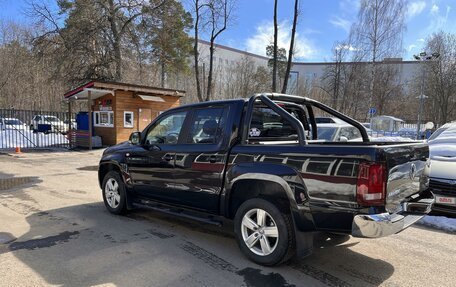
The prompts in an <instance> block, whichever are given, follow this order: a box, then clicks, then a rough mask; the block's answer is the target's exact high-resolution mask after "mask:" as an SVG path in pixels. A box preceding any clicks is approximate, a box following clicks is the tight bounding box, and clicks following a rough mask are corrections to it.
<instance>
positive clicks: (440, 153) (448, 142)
mask: <svg viewBox="0 0 456 287" xmlns="http://www.w3.org/2000/svg"><path fill="white" fill-rule="evenodd" d="M428 144H429V152H430V158H431V178H430V188H431V190H432V192H433V193H434V194H435V197H436V201H435V204H434V207H433V210H435V211H437V212H441V213H445V214H447V215H453V216H455V215H456V122H452V123H448V124H445V125H443V126H442V127H441V128H439V129H437V130H436V131H435V132H434V133H433V134H432V135H431V137H430V138H429V140H428Z"/></svg>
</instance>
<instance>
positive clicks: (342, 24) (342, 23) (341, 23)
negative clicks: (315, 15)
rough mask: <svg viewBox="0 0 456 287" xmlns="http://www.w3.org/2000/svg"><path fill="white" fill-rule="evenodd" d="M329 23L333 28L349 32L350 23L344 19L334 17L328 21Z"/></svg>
mask: <svg viewBox="0 0 456 287" xmlns="http://www.w3.org/2000/svg"><path fill="white" fill-rule="evenodd" d="M329 22H330V23H331V24H333V25H334V26H335V27H338V28H342V29H344V30H345V32H349V31H350V27H351V22H350V21H348V20H346V19H343V18H340V17H338V16H334V17H332V18H331V19H330V20H329Z"/></svg>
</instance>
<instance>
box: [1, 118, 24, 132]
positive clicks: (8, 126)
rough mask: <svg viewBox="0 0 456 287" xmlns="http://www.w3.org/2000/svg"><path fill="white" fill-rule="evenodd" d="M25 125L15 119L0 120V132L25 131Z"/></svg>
mask: <svg viewBox="0 0 456 287" xmlns="http://www.w3.org/2000/svg"><path fill="white" fill-rule="evenodd" d="M26 129H27V125H26V124H24V123H23V122H21V121H20V120H18V119H16V118H0V130H26Z"/></svg>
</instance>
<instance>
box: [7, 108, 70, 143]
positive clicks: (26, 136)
mask: <svg viewBox="0 0 456 287" xmlns="http://www.w3.org/2000/svg"><path fill="white" fill-rule="evenodd" d="M74 119H75V115H74V114H72V115H71V118H70V115H69V114H68V113H65V112H44V111H33V110H15V109H0V149H13V148H17V147H20V148H32V149H33V148H51V147H65V148H69V147H71V144H70V141H69V138H68V134H69V132H70V130H72V129H76V122H75V120H74Z"/></svg>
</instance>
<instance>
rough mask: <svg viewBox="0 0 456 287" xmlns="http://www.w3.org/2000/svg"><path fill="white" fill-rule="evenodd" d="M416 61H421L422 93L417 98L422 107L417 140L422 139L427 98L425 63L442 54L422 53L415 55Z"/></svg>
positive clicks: (420, 108)
mask: <svg viewBox="0 0 456 287" xmlns="http://www.w3.org/2000/svg"><path fill="white" fill-rule="evenodd" d="M413 57H414V58H415V60H417V61H420V62H421V63H422V64H421V93H420V95H419V97H417V98H418V99H419V100H420V105H419V109H418V122H417V125H416V126H417V127H416V139H417V140H418V139H420V132H421V120H422V113H423V105H424V99H426V98H427V97H426V96H425V95H424V76H425V71H426V70H425V67H424V65H423V64H424V62H425V61H432V60H435V59H437V58H438V57H440V54H439V53H438V52H434V53H432V54H431V55H428V54H427V53H426V52H421V53H420V54H418V55H413Z"/></svg>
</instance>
